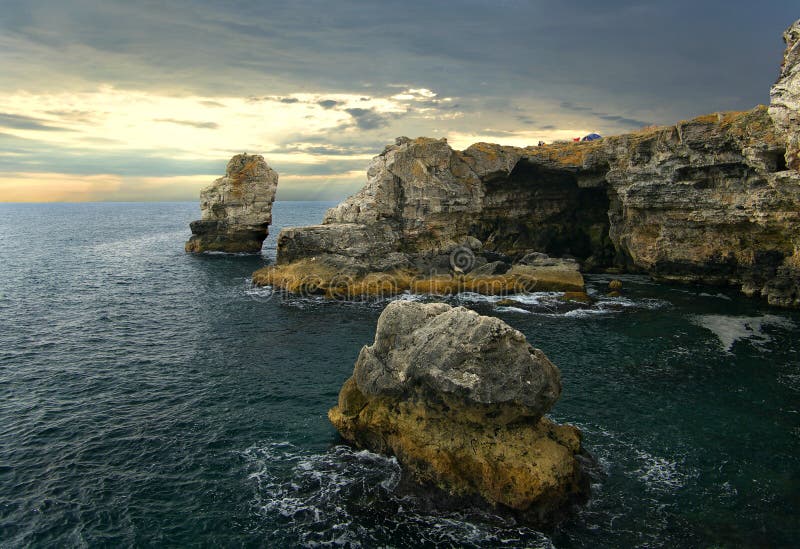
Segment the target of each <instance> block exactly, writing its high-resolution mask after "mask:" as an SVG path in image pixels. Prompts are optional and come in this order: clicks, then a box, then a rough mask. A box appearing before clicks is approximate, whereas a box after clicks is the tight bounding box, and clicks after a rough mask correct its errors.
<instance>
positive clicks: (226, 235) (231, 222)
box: [186, 154, 278, 253]
mask: <svg viewBox="0 0 800 549" xmlns="http://www.w3.org/2000/svg"><path fill="white" fill-rule="evenodd" d="M277 187H278V174H277V173H276V172H275V171H273V170H272V168H270V167H269V166H268V165H267V163H266V162H265V161H264V157H262V156H259V155H249V154H238V155H236V156H234V157H233V158H231V160H230V161H229V162H228V166H227V169H226V170H225V176H224V177H220V178H219V179H217V180H216V181H214V183H213V184H211V185H210V186H208V187H206V188H205V189H203V190H202V191H201V193H200V210H201V219H200V220H198V221H192V223H191V224H190V227H191V229H192V237H191V238H190V239H189V241H188V242H187V243H186V251H187V252H195V253H199V252H211V251H217V252H228V253H237V252H245V253H257V252H260V251H261V245H262V244H263V242H264V239H265V238H267V234H268V230H269V225H270V223H272V203H273V201H274V200H275V191H276V189H277Z"/></svg>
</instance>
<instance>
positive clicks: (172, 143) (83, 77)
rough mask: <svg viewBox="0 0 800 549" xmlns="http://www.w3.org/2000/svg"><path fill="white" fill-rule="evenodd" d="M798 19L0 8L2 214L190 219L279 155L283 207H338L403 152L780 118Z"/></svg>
mask: <svg viewBox="0 0 800 549" xmlns="http://www.w3.org/2000/svg"><path fill="white" fill-rule="evenodd" d="M796 12H797V6H796V2H794V1H788V0H776V1H774V2H770V4H769V7H768V8H767V7H765V6H764V5H762V4H758V3H751V2H722V1H721V0H709V1H708V2H696V1H691V2H690V1H688V0H676V1H675V2H655V1H653V0H639V1H635V2H632V1H622V0H610V1H608V2H545V1H543V0H454V1H453V2H429V1H425V2H423V1H421V0H402V1H401V0H384V1H381V2H373V1H367V0H337V2H334V3H332V2H329V1H327V0H325V1H323V0H308V1H306V2H302V3H300V2H276V1H270V0H263V1H259V2H253V1H251V0H232V1H230V2H225V3H220V2H213V1H211V0H174V1H171V2H167V3H165V2H157V1H155V0H71V1H70V2H63V1H57V0H5V1H4V2H3V7H2V17H0V52H2V54H0V106H1V107H0V111H2V113H0V146H2V149H0V179H2V181H3V182H4V183H3V185H0V200H25V199H26V198H25V197H26V196H27V195H26V194H25V192H26V191H25V189H33V188H34V187H35V188H44V187H46V186H47V185H55V184H54V181H55V180H56V179H57V177H58V175H52V177H51V176H49V175H47V174H60V176H63V177H64V178H65V181H69V182H70V185H71V186H70V189H71V190H69V191H64V193H63V194H58V193H55V194H53V195H51V196H53V197H56V196H63V197H64V198H59V199H65V200H66V199H70V200H72V199H80V197H84V198H91V199H111V198H112V197H126V198H125V199H135V198H136V197H137V196H138V197H139V198H142V199H159V198H165V197H173V198H174V197H175V196H180V197H183V198H185V199H189V200H194V199H196V197H197V190H198V189H199V187H200V186H202V184H203V182H205V183H207V182H209V181H210V179H211V178H213V177H214V176H215V175H217V174H219V173H220V172H221V170H222V168H223V167H224V164H225V161H226V160H227V158H228V157H229V156H230V155H231V154H233V153H236V152H243V151H248V152H260V153H263V154H266V155H267V158H268V161H269V162H270V164H271V165H273V166H274V167H275V168H276V169H277V170H278V171H279V172H280V173H281V191H280V192H281V194H280V195H279V196H284V195H285V196H290V195H291V196H294V197H297V196H301V195H302V193H306V196H308V197H318V196H325V197H328V198H330V195H331V193H340V195H339V196H336V197H334V198H341V197H342V196H344V195H345V194H347V193H348V192H351V191H352V190H354V189H355V188H357V186H358V185H359V184H360V182H361V181H363V177H361V178H356V177H354V176H353V173H360V172H361V171H363V168H364V167H365V165H366V162H367V160H368V159H369V157H370V156H371V155H372V154H375V153H377V152H379V151H380V150H381V149H382V147H383V145H384V144H385V143H388V142H391V141H392V140H393V139H394V137H396V136H397V135H409V136H416V135H430V136H437V137H439V136H445V137H448V138H449V139H450V142H451V143H453V144H454V145H456V146H459V147H462V146H467V145H469V144H470V143H469V141H470V140H476V141H477V140H493V141H501V142H509V143H512V142H513V144H520V145H524V144H531V143H535V142H536V141H538V140H539V139H544V140H546V141H549V140H553V139H560V138H571V137H577V136H579V135H583V134H585V133H586V132H589V131H597V132H599V133H602V134H611V133H618V132H623V131H629V130H631V129H635V128H637V127H640V126H643V125H646V124H649V123H672V122H674V121H676V120H678V119H681V118H687V117H690V116H693V115H698V114H703V113H705V112H712V111H716V110H740V109H747V108H751V107H752V106H753V105H755V104H757V103H763V102H766V101H767V100H768V97H767V93H768V89H769V86H770V84H771V83H772V82H773V81H774V79H775V77H776V74H777V68H778V64H779V63H780V59H781V52H782V48H783V45H782V43H781V40H780V35H781V32H782V31H783V29H784V28H785V27H786V26H788V25H789V24H790V23H791V22H792V21H793V20H794V19H796V18H797V13H796ZM73 176H74V177H73ZM81 177H86V178H87V179H86V181H90V179H88V178H100V179H91V181H93V182H94V187H92V188H91V189H89V188H88V187H85V186H81V185H79V182H80V181H81ZM54 178H55V179H54ZM114 178H118V179H114ZM159 178H163V181H162V182H163V183H164V184H163V185H161V184H158V183H156V182H155V181H156V180H158V179H159ZM175 178H184V179H175ZM203 178H207V179H205V180H204V179H203ZM23 180H25V181H29V182H30V183H31V185H25V184H23V183H19V185H18V188H15V187H14V183H13V182H14V181H17V182H21V181H23ZM35 181H39V183H36V184H35V185H34V184H33V183H34V182H35ZM115 181H116V183H114V182H115ZM178 181H179V183H178ZM113 184H118V186H117V187H113ZM37 185H38V186H37ZM137 185H141V192H140V194H139V195H137V194H136V193H137V191H136V189H137V187H136V186H137ZM43 186H44V187H43ZM323 187H324V191H319V192H318V191H316V190H315V189H322V188H323ZM113 189H116V190H113ZM81 193H83V194H81ZM103 193H106V194H103ZM175 193H179V194H178V195H176V194H175ZM180 193H185V194H182V195H181V194H180ZM285 193H288V194H285ZM47 196H48V194H47V193H46V192H43V193H38V191H37V192H33V191H31V194H30V196H29V198H30V199H31V200H33V199H36V200H38V199H42V197H47Z"/></svg>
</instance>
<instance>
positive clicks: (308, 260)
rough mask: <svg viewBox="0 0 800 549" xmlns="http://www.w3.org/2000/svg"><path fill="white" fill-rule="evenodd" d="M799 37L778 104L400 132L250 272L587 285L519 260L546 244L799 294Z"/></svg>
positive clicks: (792, 40)
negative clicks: (548, 140) (664, 119)
mask: <svg viewBox="0 0 800 549" xmlns="http://www.w3.org/2000/svg"><path fill="white" fill-rule="evenodd" d="M798 38H800V22H798V23H795V24H794V25H792V26H791V27H790V28H789V30H787V32H786V34H785V40H786V43H787V49H786V53H785V56H784V61H783V65H782V68H781V77H780V79H779V80H778V82H777V83H775V85H774V86H773V88H772V93H771V104H770V106H769V107H765V106H760V107H756V108H754V109H753V110H750V111H746V112H725V113H714V114H709V115H706V116H701V117H698V118H695V119H693V120H688V121H681V122H678V123H677V124H675V125H672V126H660V127H648V128H643V129H642V130H641V131H638V132H635V133H631V134H626V135H620V136H613V137H607V138H605V139H602V140H596V141H591V142H581V143H555V144H551V145H547V146H542V147H526V148H519V147H506V146H501V145H493V144H487V143H477V144H475V145H472V146H471V147H469V148H467V149H466V150H464V151H455V150H453V149H452V148H451V147H450V146H449V145H448V143H447V141H446V140H444V139H430V138H423V137H421V138H417V139H408V138H398V139H397V141H396V142H395V143H394V144H393V145H390V146H388V147H386V149H385V150H384V151H383V152H382V153H381V154H380V155H378V156H376V157H375V158H374V159H373V160H372V162H371V163H370V165H369V167H368V169H367V181H366V184H365V186H364V188H363V189H362V190H360V191H359V192H358V193H356V194H355V195H353V196H351V197H350V198H348V199H347V200H345V201H344V202H342V203H341V204H339V205H338V206H336V207H335V208H331V209H330V210H329V211H328V213H327V214H326V215H325V218H324V219H323V222H322V224H321V225H315V226H312V227H299V228H293V229H288V230H285V231H283V232H282V233H281V234H280V235H279V237H278V257H277V265H275V266H272V267H268V268H266V269H265V270H264V271H262V272H260V273H258V274H257V276H254V278H253V280H254V282H255V283H257V284H259V283H261V284H270V285H276V286H281V287H286V288H291V287H297V286H298V285H302V284H299V282H298V281H299V280H300V279H301V278H302V277H303V276H318V278H325V277H327V276H328V274H327V273H330V272H331V271H333V272H334V273H337V274H341V275H344V276H345V277H346V278H347V280H349V281H353V283H352V284H350V285H349V288H355V289H356V290H359V289H367V290H368V289H370V288H373V287H376V285H370V284H364V283H363V281H364V278H365V277H368V276H372V277H373V279H374V277H375V276H376V273H384V274H386V273H388V274H391V275H392V276H394V275H395V274H401V275H403V276H405V277H406V278H409V277H410V278H413V279H420V278H426V277H427V278H429V279H430V281H429V282H428V283H420V284H419V287H420V288H422V289H423V290H424V289H425V288H428V287H429V288H431V289H432V290H434V291H433V293H448V292H446V291H445V292H442V291H440V290H448V289H452V288H456V289H464V290H468V291H481V289H482V288H488V291H486V292H484V293H506V292H508V293H511V292H510V290H513V289H515V288H518V287H520V286H524V287H527V286H529V284H527V283H523V284H520V279H521V278H522V279H523V282H525V280H531V275H533V280H536V281H537V284H535V285H534V289H543V290H544V289H546V290H561V291H581V290H582V279H579V278H578V276H575V273H574V272H573V271H572V270H571V269H565V268H563V267H565V266H566V264H562V265H561V267H562V268H559V269H556V266H555V264H553V265H550V266H547V265H544V264H543V263H542V262H539V263H538V264H537V262H536V261H533V262H532V263H533V264H528V265H527V266H528V267H530V268H529V269H522V270H520V269H517V270H516V271H513V269H512V268H511V267H515V266H516V265H524V264H525V263H526V262H525V261H523V260H524V258H526V257H530V256H533V257H538V256H537V254H541V253H544V254H547V255H549V256H551V257H569V258H574V259H575V260H576V261H577V262H578V263H577V264H579V265H580V267H581V269H582V270H583V271H590V270H611V271H612V272H634V273H636V272H638V273H648V274H650V275H652V276H653V277H655V278H658V279H661V280H666V281H673V282H685V283H692V284H695V283H698V284H708V285H718V286H732V287H735V288H738V289H740V290H741V291H742V292H743V293H745V294H746V295H750V296H754V297H761V298H765V299H766V300H767V301H768V302H769V303H770V304H773V305H778V306H785V307H800V237H798V235H800V171H798V170H799V169H800V157H798V154H799V153H800V149H799V148H798V145H800V141H798V140H800V120H799V119H798V112H800V110H798V101H800V99H799V98H800V46H798V43H800V42H798ZM463 250H468V251H469V253H462V254H460V255H459V251H463ZM470 254H471V255H470ZM454 259H455V261H454ZM498 261H499V262H501V264H500V265H498V264H497V262H498ZM488 264H494V265H491V266H490V267H486V268H485V269H484V268H483V266H484V265H488ZM317 267H322V268H321V269H320V270H317ZM473 270H474V271H476V272H477V274H476V275H471V273H472V271H473ZM532 270H534V271H535V272H534V271H532ZM519 273H523V274H524V277H520V276H517V275H518V274H519ZM577 274H578V275H579V273H577ZM478 275H480V280H479V281H477V282H476V283H475V284H473V283H472V282H471V280H470V279H471V278H475V277H476V276H478ZM446 276H450V277H451V279H452V282H449V283H448V282H447V280H443V279H442V277H446ZM462 277H464V278H463V279H462ZM487 278H488V279H491V280H487ZM396 279H397V280H401V279H402V276H398V277H397V278H396ZM426 284H427V285H426ZM471 284H472V285H474V286H477V288H478V289H477V290H474V289H472V288H471V287H470V285H471ZM304 287H305V286H304ZM314 287H319V285H316V286H314ZM321 293H327V292H321Z"/></svg>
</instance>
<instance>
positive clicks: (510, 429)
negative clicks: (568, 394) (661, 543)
mask: <svg viewBox="0 0 800 549" xmlns="http://www.w3.org/2000/svg"><path fill="white" fill-rule="evenodd" d="M560 393H561V379H560V374H559V371H558V368H556V366H554V365H553V364H552V363H551V362H550V361H549V360H548V359H547V357H546V356H545V355H544V353H542V351H540V350H538V349H534V348H533V347H531V345H529V344H528V342H527V341H526V340H525V336H523V335H522V334H521V333H520V332H518V331H517V330H514V329H513V328H511V327H510V326H508V325H507V324H506V323H504V322H503V321H501V320H499V319H497V318H493V317H486V316H480V315H478V314H477V313H475V312H474V311H470V310H468V309H465V308H463V307H457V308H453V307H450V306H449V305H446V304H444V303H431V304H422V303H417V302H408V301H395V302H393V303H391V304H389V306H388V307H386V309H385V310H384V312H383V314H381V317H380V319H379V320H378V327H377V332H376V334H375V342H374V343H373V344H372V345H371V346H368V347H364V348H363V349H362V350H361V353H360V355H359V357H358V360H357V362H356V365H355V369H354V371H353V376H352V377H351V378H350V379H348V380H347V381H346V382H345V383H344V386H343V387H342V390H341V392H340V394H339V404H338V406H336V407H334V408H333V409H331V410H330V412H329V413H328V417H329V418H330V420H331V422H332V423H333V425H334V426H335V427H336V428H337V429H338V430H339V432H340V433H341V435H342V437H343V438H345V439H346V440H348V441H350V442H351V443H353V444H355V445H356V446H358V447H361V448H366V449H369V450H372V451H375V452H381V453H388V454H393V455H395V456H397V458H398V460H399V461H400V463H401V465H402V466H403V468H404V471H405V473H406V474H407V475H409V476H410V477H411V478H413V479H414V480H415V481H416V482H418V483H420V484H422V485H426V486H429V487H435V488H436V489H437V490H440V491H443V492H444V493H446V494H449V495H451V496H454V497H459V496H460V497H463V498H470V497H474V496H480V497H481V498H483V499H484V500H485V501H487V502H489V503H490V504H492V505H495V506H499V507H501V508H506V509H510V510H513V511H515V512H517V513H519V514H521V515H522V516H524V517H525V518H528V519H530V520H532V521H534V522H537V523H549V522H553V521H554V520H555V519H557V518H558V517H559V516H560V515H561V514H562V513H563V512H564V511H565V510H567V509H568V508H569V505H570V504H571V503H573V502H575V501H578V500H582V499H584V498H585V497H586V496H587V495H588V483H587V479H586V477H585V475H584V473H583V471H582V469H581V466H580V461H579V455H580V454H581V451H582V450H581V437H580V431H578V429H576V428H575V427H572V426H570V425H558V424H556V423H554V422H553V421H552V420H550V419H548V418H545V417H543V415H544V414H545V413H546V412H547V411H548V410H549V409H550V408H551V407H552V406H553V404H554V403H555V402H556V400H558V397H559V395H560Z"/></svg>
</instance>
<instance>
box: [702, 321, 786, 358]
mask: <svg viewBox="0 0 800 549" xmlns="http://www.w3.org/2000/svg"><path fill="white" fill-rule="evenodd" d="M690 320H691V321H692V322H693V323H694V324H696V325H698V326H701V327H703V328H705V329H706V330H709V331H711V332H713V333H714V335H716V336H717V339H719V342H720V345H721V346H722V349H723V350H724V351H725V352H731V350H732V349H733V346H734V344H735V343H736V342H737V341H744V340H749V341H751V342H752V343H754V344H756V345H759V344H762V345H763V344H764V343H768V342H769V341H771V340H772V338H771V337H770V336H769V334H766V333H764V327H765V326H776V327H779V328H785V329H791V328H794V327H795V323H794V322H792V321H791V320H790V319H788V318H786V317H783V316H778V315H763V316H727V315H695V316H692V317H691V318H690Z"/></svg>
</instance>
